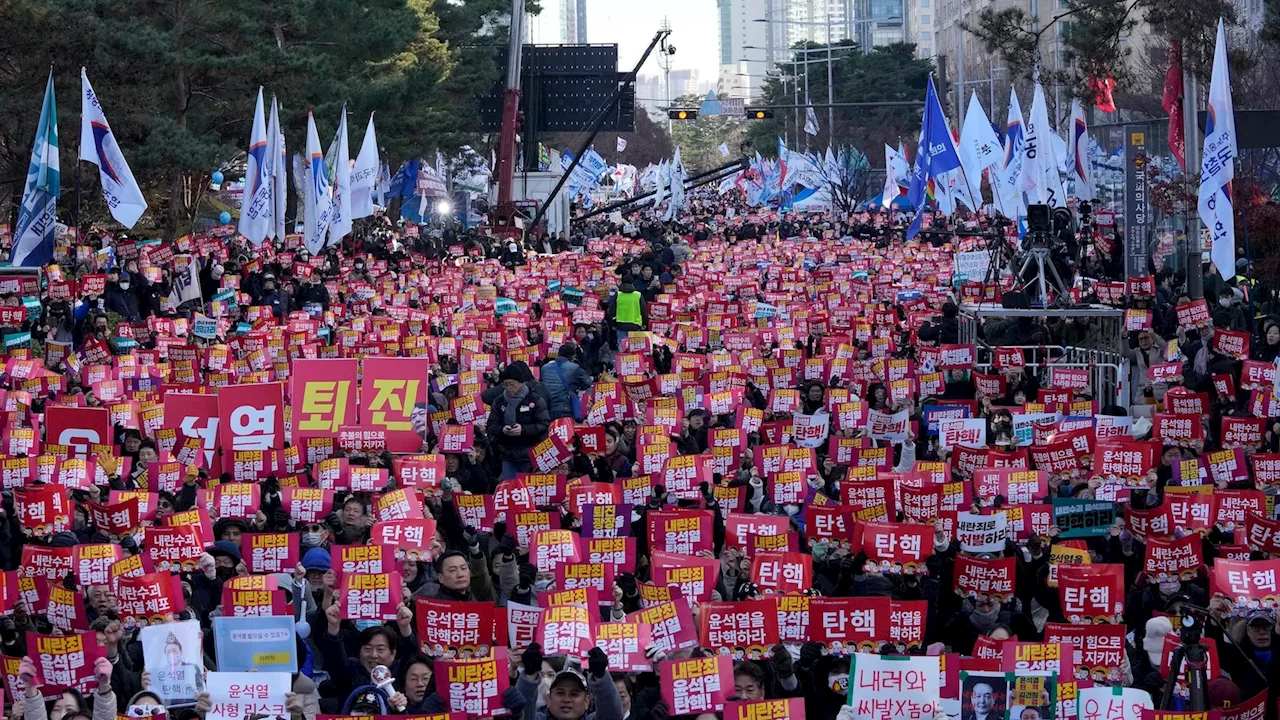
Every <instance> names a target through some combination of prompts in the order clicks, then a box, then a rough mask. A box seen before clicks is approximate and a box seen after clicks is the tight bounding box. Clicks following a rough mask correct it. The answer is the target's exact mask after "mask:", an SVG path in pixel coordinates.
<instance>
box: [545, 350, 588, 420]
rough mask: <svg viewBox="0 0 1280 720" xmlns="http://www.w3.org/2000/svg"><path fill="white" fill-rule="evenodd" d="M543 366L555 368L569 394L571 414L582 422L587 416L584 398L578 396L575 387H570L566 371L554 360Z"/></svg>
mask: <svg viewBox="0 0 1280 720" xmlns="http://www.w3.org/2000/svg"><path fill="white" fill-rule="evenodd" d="M543 367H544V368H545V367H552V368H555V371H556V377H558V378H560V385H562V386H563V387H564V391H565V394H566V395H568V396H569V414H570V415H572V416H573V419H574V421H575V422H582V419H583V417H585V416H584V415H583V414H582V398H580V397H578V393H576V392H574V391H573V388H571V387H569V383H567V382H565V379H564V371H563V370H561V368H560V363H559V362H557V361H555V360H552V361H551V362H549V363H547V364H546V365H543Z"/></svg>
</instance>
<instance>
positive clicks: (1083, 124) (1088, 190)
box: [1067, 100, 1093, 200]
mask: <svg viewBox="0 0 1280 720" xmlns="http://www.w3.org/2000/svg"><path fill="white" fill-rule="evenodd" d="M1067 155H1068V157H1069V158H1070V161H1071V176H1072V179H1073V180H1074V181H1075V185H1076V197H1077V198H1079V199H1081V200H1093V170H1092V169H1091V168H1090V167H1089V123H1088V120H1087V119H1086V118H1085V116H1084V106H1083V105H1081V104H1080V101H1079V100H1074V101H1072V103H1071V149H1070V150H1068V151H1067Z"/></svg>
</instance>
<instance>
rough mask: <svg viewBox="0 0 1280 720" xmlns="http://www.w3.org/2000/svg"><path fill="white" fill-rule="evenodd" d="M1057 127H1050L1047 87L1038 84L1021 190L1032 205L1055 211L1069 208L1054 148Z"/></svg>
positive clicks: (1028, 128) (1033, 102) (1020, 182)
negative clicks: (1046, 206)
mask: <svg viewBox="0 0 1280 720" xmlns="http://www.w3.org/2000/svg"><path fill="white" fill-rule="evenodd" d="M1052 135H1053V126H1052V125H1050V124H1049V107H1048V105H1047V104H1046V103H1045V99H1044V87H1043V86H1042V85H1041V84H1040V83H1039V82H1037V83H1036V87H1035V95H1034V97H1033V98H1032V100H1031V118H1030V119H1029V120H1028V121H1027V137H1026V142H1025V143H1024V144H1023V146H1022V158H1023V160H1022V178H1021V179H1020V181H1019V184H1018V187H1019V188H1020V189H1021V190H1022V191H1023V192H1025V193H1026V194H1027V198H1028V202H1035V203H1044V204H1045V205H1048V206H1049V207H1051V208H1059V207H1066V204H1067V198H1066V193H1064V192H1063V191H1062V175H1061V174H1059V172H1058V166H1059V162H1058V157H1057V153H1055V152H1054V148H1053V145H1054V143H1053V138H1052Z"/></svg>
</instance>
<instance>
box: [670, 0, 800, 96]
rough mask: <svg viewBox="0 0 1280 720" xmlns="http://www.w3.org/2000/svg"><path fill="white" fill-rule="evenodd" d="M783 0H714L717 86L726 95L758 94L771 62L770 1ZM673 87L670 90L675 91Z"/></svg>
mask: <svg viewBox="0 0 1280 720" xmlns="http://www.w3.org/2000/svg"><path fill="white" fill-rule="evenodd" d="M784 1H785V0H716V10H717V12H718V23H717V24H718V26H719V27H718V30H719V33H718V36H717V37H718V47H719V54H720V76H719V77H718V78H717V82H716V85H717V89H718V90H719V92H722V93H725V94H727V95H728V96H729V97H739V98H753V97H758V96H759V95H760V86H761V85H762V84H763V83H764V80H765V71H766V70H767V69H768V68H770V67H771V66H772V63H771V62H770V61H769V52H770V49H771V48H772V47H773V46H772V44H771V43H770V42H769V23H767V22H765V20H766V19H767V17H766V16H767V15H768V14H769V7H770V6H771V5H775V4H778V3H780V2H784ZM674 92H675V91H674V90H672V93H673V94H674Z"/></svg>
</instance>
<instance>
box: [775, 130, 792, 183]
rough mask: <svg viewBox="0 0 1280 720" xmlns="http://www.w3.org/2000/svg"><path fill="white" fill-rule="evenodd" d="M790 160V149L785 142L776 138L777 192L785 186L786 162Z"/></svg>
mask: <svg viewBox="0 0 1280 720" xmlns="http://www.w3.org/2000/svg"><path fill="white" fill-rule="evenodd" d="M789 162H791V151H790V150H788V149H787V144H786V143H784V142H783V141H782V138H778V176H777V177H778V192H779V193H781V192H782V190H783V188H785V187H786V186H787V163H789Z"/></svg>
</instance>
